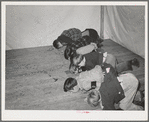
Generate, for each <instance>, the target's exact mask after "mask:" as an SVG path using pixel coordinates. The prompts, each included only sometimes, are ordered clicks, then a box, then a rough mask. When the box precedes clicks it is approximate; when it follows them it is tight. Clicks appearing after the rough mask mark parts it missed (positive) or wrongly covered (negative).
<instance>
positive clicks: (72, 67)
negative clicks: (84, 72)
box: [69, 63, 79, 74]
mask: <svg viewBox="0 0 149 122" xmlns="http://www.w3.org/2000/svg"><path fill="white" fill-rule="evenodd" d="M69 71H70V73H72V74H77V73H79V67H78V66H75V65H74V64H72V63H70V65H69Z"/></svg>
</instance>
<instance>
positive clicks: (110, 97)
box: [87, 67, 143, 110]
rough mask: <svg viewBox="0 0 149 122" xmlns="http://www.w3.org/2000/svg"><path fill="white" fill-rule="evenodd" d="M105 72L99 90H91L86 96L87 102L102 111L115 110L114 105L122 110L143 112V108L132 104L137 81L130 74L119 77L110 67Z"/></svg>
mask: <svg viewBox="0 0 149 122" xmlns="http://www.w3.org/2000/svg"><path fill="white" fill-rule="evenodd" d="M103 70H104V71H105V76H104V81H103V82H102V84H101V86H100V88H99V90H92V91H91V92H90V93H89V95H88V96H87V102H88V104H89V105H91V106H92V107H96V106H98V105H99V106H100V107H101V108H102V109H103V110H115V107H114V104H115V103H116V104H119V107H120V109H122V110H143V107H142V106H140V105H136V104H134V103H133V100H134V97H135V95H136V92H137V89H138V83H139V81H138V80H137V78H136V77H135V76H134V75H133V74H132V73H126V74H121V75H119V76H117V75H116V73H115V72H114V68H113V69H112V67H110V69H109V71H106V70H105V68H103Z"/></svg>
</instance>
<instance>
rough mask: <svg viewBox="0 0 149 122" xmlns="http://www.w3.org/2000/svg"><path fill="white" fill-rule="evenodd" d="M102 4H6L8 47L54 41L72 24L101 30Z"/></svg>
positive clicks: (50, 43)
mask: <svg viewBox="0 0 149 122" xmlns="http://www.w3.org/2000/svg"><path fill="white" fill-rule="evenodd" d="M99 15H100V6H94V5H92V6H89V5H80V6H79V5H38V6H37V5H35V6H34V5H9V6H6V49H7V50H11V49H20V48H29V47H38V46H48V45H52V43H53V41H54V40H55V39H56V38H57V37H58V36H59V35H60V34H61V33H62V31H64V30H65V29H69V28H74V27H75V28H78V29H80V30H81V31H83V30H85V29H86V28H94V29H96V30H97V31H98V32H100V30H99V29H100V25H99V23H100V16H99Z"/></svg>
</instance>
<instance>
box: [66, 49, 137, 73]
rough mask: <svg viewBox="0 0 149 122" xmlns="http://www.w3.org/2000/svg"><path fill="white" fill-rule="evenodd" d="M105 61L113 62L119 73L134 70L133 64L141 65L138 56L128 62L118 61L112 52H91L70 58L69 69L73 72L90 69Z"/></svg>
mask: <svg viewBox="0 0 149 122" xmlns="http://www.w3.org/2000/svg"><path fill="white" fill-rule="evenodd" d="M104 62H105V63H108V64H111V65H112V66H113V67H114V68H115V69H116V71H117V72H118V73H121V72H123V71H128V70H133V68H132V66H137V67H139V61H138V60H137V59H136V58H134V59H132V60H128V61H126V62H122V63H118V62H117V59H116V57H115V56H113V55H112V54H107V52H105V53H102V52H101V53H98V52H91V53H88V54H85V55H80V54H76V53H75V54H74V55H73V58H71V59H70V66H69V71H70V72H71V73H78V70H79V71H81V70H82V71H85V70H90V69H93V68H94V67H95V66H96V65H102V64H103V63H104Z"/></svg>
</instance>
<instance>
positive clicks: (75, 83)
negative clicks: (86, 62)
mask: <svg viewBox="0 0 149 122" xmlns="http://www.w3.org/2000/svg"><path fill="white" fill-rule="evenodd" d="M103 78H104V76H103V73H102V69H101V67H100V66H99V65H97V66H95V68H93V69H92V70H90V71H85V72H81V73H80V74H79V76H77V77H76V78H67V79H66V81H65V83H64V91H65V92H67V91H70V92H78V91H79V90H81V91H89V90H91V89H97V90H98V89H99V88H100V85H101V83H102V82H103Z"/></svg>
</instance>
